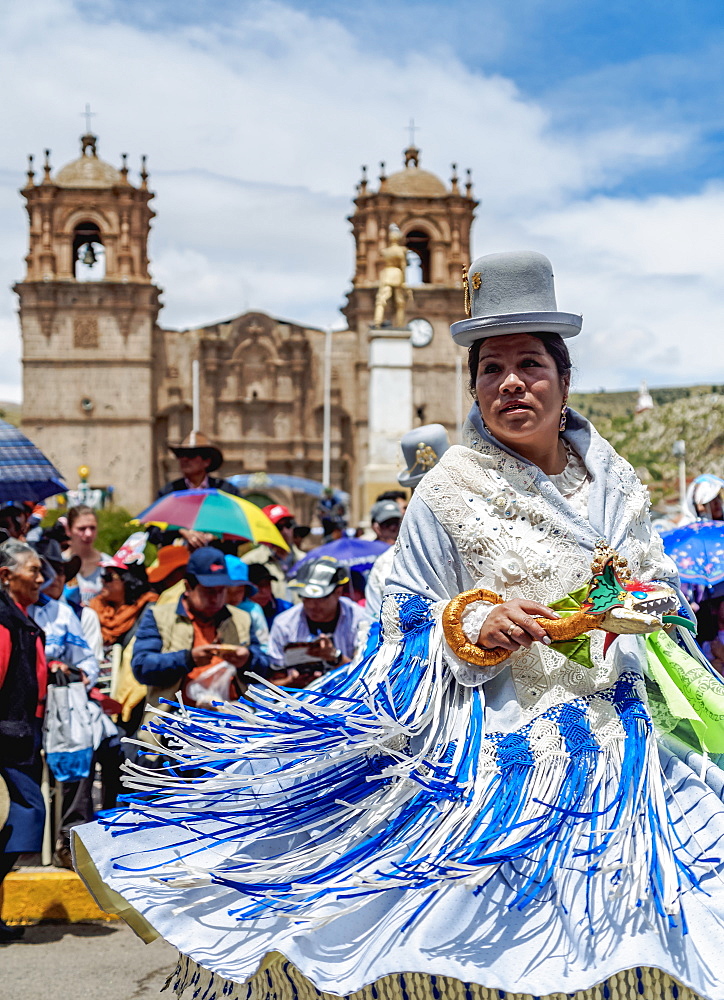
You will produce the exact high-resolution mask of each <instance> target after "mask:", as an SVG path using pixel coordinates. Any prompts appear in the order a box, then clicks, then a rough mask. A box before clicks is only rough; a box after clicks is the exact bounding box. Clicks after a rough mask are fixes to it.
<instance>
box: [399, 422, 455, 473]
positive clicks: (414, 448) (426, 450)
mask: <svg viewBox="0 0 724 1000" xmlns="http://www.w3.org/2000/svg"><path fill="white" fill-rule="evenodd" d="M400 447H401V448H402V458H403V461H404V462H405V465H406V466H407V468H406V469H405V471H404V472H401V473H400V474H399V476H398V477H397V482H398V483H399V484H400V486H406V487H408V488H410V487H413V486H417V485H418V483H419V482H420V480H421V479H422V477H423V476H424V475H425V473H426V472H429V471H430V469H432V468H434V467H435V466H436V465H437V463H438V462H439V461H440V459H441V458H442V456H443V455H444V454H445V452H446V451H447V450H448V448H449V447H450V441H449V439H448V436H447V431H446V430H445V428H444V427H443V425H442V424H425V425H424V427H413V429H412V430H411V431H408V432H407V434H405V436H404V437H403V438H402V440H401V441H400Z"/></svg>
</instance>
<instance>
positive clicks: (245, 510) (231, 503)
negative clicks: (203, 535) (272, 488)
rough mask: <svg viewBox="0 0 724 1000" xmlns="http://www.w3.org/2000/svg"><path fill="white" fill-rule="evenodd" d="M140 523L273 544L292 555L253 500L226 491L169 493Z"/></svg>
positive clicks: (158, 501)
mask: <svg viewBox="0 0 724 1000" xmlns="http://www.w3.org/2000/svg"><path fill="white" fill-rule="evenodd" d="M136 520H137V521H140V522H141V523H142V524H160V525H164V526H168V527H170V528H189V529H191V530H193V531H207V532H209V534H212V535H232V536H233V537H235V538H243V539H245V540H246V541H249V542H269V543H270V544H271V545H276V546H278V547H279V548H280V549H284V550H285V551H287V552H288V551H289V546H288V545H287V543H286V542H285V541H284V539H283V538H282V536H281V534H280V532H279V529H278V528H277V527H276V526H275V525H274V524H272V522H271V521H270V520H269V518H268V517H267V516H266V514H265V513H264V511H263V510H261V509H260V508H259V507H257V506H256V504H253V503H251V502H250V501H249V500H243V499H242V498H241V497H235V496H232V495H231V493H224V491H223V490H177V491H176V492H175V493H168V494H167V495H166V496H164V497H159V499H158V500H156V501H154V503H152V504H151V506H150V507H146V509H145V510H144V511H142V512H141V513H140V514H139V515H138V517H137V518H136Z"/></svg>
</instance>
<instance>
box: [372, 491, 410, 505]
mask: <svg viewBox="0 0 724 1000" xmlns="http://www.w3.org/2000/svg"><path fill="white" fill-rule="evenodd" d="M380 500H407V490H385V492H384V493H380V495H379V496H378V497H377V499H376V500H375V503H379V502H380Z"/></svg>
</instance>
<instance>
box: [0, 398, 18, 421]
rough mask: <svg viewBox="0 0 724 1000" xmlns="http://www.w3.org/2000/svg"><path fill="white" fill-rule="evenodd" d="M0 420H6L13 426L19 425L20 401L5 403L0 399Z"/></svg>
mask: <svg viewBox="0 0 724 1000" xmlns="http://www.w3.org/2000/svg"><path fill="white" fill-rule="evenodd" d="M0 420H6V421H7V422H8V423H9V424H14V425H15V427H19V426H20V403H6V402H3V400H1V399H0Z"/></svg>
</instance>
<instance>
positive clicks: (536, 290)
mask: <svg viewBox="0 0 724 1000" xmlns="http://www.w3.org/2000/svg"><path fill="white" fill-rule="evenodd" d="M467 280H468V287H469V294H470V313H471V315H470V318H469V319H463V320H460V321H459V322H458V323H453V324H452V326H451V327H450V331H451V333H452V338H453V340H454V341H455V343H456V344H460V345H461V346H463V347H470V345H471V344H474V343H475V341H476V340H483V339H484V338H485V337H502V336H505V335H506V334H513V333H558V334H560V335H561V337H575V336H576V334H578V333H580V332H581V326H582V324H583V317H582V316H576V315H575V314H573V313H564V312H559V311H558V306H557V304H556V292H555V287H554V284H553V267H552V265H551V262H550V261H549V260H548V258H547V257H545V256H544V255H543V254H542V253H536V252H535V251H533V250H516V251H515V252H513V253H491V254H487V255H486V256H485V257H478V259H477V260H475V261H473V263H472V264H471V265H470V270H469V271H468V279H467Z"/></svg>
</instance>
